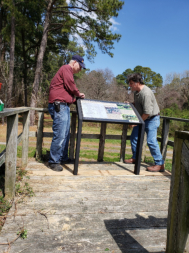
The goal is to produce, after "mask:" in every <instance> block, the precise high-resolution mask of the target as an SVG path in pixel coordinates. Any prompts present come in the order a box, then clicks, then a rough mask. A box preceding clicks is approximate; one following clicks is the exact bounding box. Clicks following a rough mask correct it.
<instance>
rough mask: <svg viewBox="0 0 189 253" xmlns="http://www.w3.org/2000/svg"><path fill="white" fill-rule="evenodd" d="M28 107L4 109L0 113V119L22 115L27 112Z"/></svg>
mask: <svg viewBox="0 0 189 253" xmlns="http://www.w3.org/2000/svg"><path fill="white" fill-rule="evenodd" d="M29 110H30V108H29V107H16V108H5V109H4V110H3V111H2V112H0V118H1V117H7V116H11V115H14V114H18V113H23V112H27V111H29Z"/></svg>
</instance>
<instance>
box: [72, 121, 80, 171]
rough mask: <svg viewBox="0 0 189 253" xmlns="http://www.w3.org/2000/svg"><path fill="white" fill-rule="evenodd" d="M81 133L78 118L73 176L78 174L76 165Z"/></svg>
mask: <svg viewBox="0 0 189 253" xmlns="http://www.w3.org/2000/svg"><path fill="white" fill-rule="evenodd" d="M81 132H82V120H81V119H79V117H78V130H77V144H76V151H75V164H74V172H73V174H74V175H77V173H78V164H79V152H80V144H81Z"/></svg>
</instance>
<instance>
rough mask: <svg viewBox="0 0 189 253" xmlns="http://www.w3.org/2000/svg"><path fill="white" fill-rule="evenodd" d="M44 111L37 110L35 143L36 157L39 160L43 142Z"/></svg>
mask: <svg viewBox="0 0 189 253" xmlns="http://www.w3.org/2000/svg"><path fill="white" fill-rule="evenodd" d="M43 120H44V112H38V128H37V143H36V159H39V160H41V157H42V144H43V123H44V121H43Z"/></svg>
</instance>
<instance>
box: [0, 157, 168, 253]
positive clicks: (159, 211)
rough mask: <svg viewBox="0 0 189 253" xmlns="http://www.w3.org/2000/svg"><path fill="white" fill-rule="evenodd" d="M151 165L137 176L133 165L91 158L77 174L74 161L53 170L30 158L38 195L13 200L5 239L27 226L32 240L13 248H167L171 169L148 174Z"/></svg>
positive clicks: (69, 251)
mask: <svg viewBox="0 0 189 253" xmlns="http://www.w3.org/2000/svg"><path fill="white" fill-rule="evenodd" d="M146 166H147V165H146V164H142V166H141V173H140V175H139V176H137V175H134V173H133V171H134V166H133V165H126V164H123V163H113V164H110V163H95V162H94V163H90V162H89V163H87V162H86V163H80V164H79V175H78V176H74V175H73V174H72V171H73V165H65V166H64V170H63V172H54V171H51V170H50V169H49V168H48V167H47V166H46V165H45V164H42V163H37V162H31V163H29V164H28V167H27V170H28V174H29V176H30V179H29V181H28V182H29V184H30V186H31V187H32V188H33V190H34V192H35V196H34V197H32V198H25V199H24V201H22V202H21V203H17V205H16V210H15V206H14V205H13V207H12V208H11V210H10V211H9V213H8V216H7V220H6V223H5V225H4V227H3V229H2V231H1V237H0V243H3V242H7V239H8V240H9V241H11V240H13V239H14V238H16V236H17V232H18V231H19V229H20V228H21V227H22V226H24V227H25V229H27V230H28V237H27V239H24V240H23V239H21V238H19V239H18V240H17V241H16V242H15V243H14V244H12V245H11V249H10V253H18V252H22V253H34V252H38V253H55V252H64V253H74V252H81V253H83V252H85V253H86V252H87V253H90V252H91V253H94V252H96V253H98V252H99V253H100V252H106V251H107V252H111V253H119V252H122V253H124V252H127V253H139V252H140V253H143V252H144V253H147V252H156V253H157V252H162V253H163V252H165V246H166V226H167V211H168V199H169V189H170V173H169V172H164V173H149V172H147V171H145V169H146ZM22 183H23V184H24V181H23V182H22ZM43 213H45V214H46V216H47V219H46V217H45V216H44V215H42V214H43ZM15 214H16V215H15ZM14 215H15V217H14ZM7 248H8V246H0V252H4V251H5V252H6V249H7ZM105 250H106V251H105Z"/></svg>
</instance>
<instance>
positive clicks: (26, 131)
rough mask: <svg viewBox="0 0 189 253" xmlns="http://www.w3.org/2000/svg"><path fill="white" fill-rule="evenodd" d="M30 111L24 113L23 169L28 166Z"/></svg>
mask: <svg viewBox="0 0 189 253" xmlns="http://www.w3.org/2000/svg"><path fill="white" fill-rule="evenodd" d="M29 114H30V111H28V112H24V113H23V134H22V167H23V168H24V167H26V166H27V164H28V146H29V124H30V116H29Z"/></svg>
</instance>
